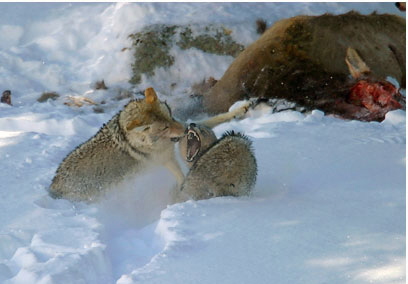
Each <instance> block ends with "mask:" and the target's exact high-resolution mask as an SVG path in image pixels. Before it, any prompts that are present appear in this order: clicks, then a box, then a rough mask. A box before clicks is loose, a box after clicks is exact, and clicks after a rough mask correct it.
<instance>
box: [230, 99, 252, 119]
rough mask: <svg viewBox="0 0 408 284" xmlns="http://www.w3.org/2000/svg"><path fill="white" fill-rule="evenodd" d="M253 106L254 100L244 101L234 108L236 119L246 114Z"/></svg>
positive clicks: (233, 112)
mask: <svg viewBox="0 0 408 284" xmlns="http://www.w3.org/2000/svg"><path fill="white" fill-rule="evenodd" d="M252 106H253V102H252V101H245V102H242V103H241V104H240V105H239V106H238V107H237V108H236V109H234V110H232V114H233V115H234V118H235V119H241V118H243V117H244V116H245V114H246V113H247V112H248V110H249V109H250V108H251V107H252Z"/></svg>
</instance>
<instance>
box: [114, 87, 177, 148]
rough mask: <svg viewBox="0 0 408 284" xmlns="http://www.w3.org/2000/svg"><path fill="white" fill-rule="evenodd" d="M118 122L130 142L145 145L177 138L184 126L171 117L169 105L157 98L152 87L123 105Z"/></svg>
mask: <svg viewBox="0 0 408 284" xmlns="http://www.w3.org/2000/svg"><path fill="white" fill-rule="evenodd" d="M119 124H120V127H121V129H122V131H124V132H125V134H126V135H127V136H128V139H129V141H130V142H131V143H132V142H137V143H138V144H140V143H143V144H146V145H149V144H153V143H157V142H159V141H163V140H166V141H170V140H173V138H179V137H181V136H183V135H184V128H185V127H184V125H183V124H182V123H180V122H178V121H176V120H175V119H174V118H173V117H172V115H171V110H170V108H169V106H168V105H167V104H166V103H165V102H161V101H160V100H159V99H158V98H157V95H156V92H155V91H154V89H153V88H148V89H146V90H145V98H144V99H142V100H135V101H131V102H130V103H129V104H127V105H126V106H125V108H124V109H123V111H122V112H121V113H120V115H119Z"/></svg>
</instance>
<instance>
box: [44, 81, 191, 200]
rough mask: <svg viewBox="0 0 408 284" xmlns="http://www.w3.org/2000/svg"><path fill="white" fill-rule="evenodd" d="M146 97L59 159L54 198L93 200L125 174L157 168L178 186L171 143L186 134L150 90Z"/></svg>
mask: <svg viewBox="0 0 408 284" xmlns="http://www.w3.org/2000/svg"><path fill="white" fill-rule="evenodd" d="M145 96H146V97H145V99H142V100H134V101H131V102H129V103H128V104H127V105H126V106H125V107H124V109H123V110H122V111H120V112H119V113H118V114H116V115H115V116H114V117H113V118H112V119H111V120H110V121H109V122H108V123H107V124H104V125H103V126H102V128H101V129H100V130H99V131H98V133H96V134H95V136H93V137H92V138H91V139H89V140H88V141H86V142H85V143H83V144H82V145H80V146H78V147H77V148H76V149H75V150H74V151H72V152H71V153H70V154H69V155H68V156H67V157H66V158H65V159H64V160H63V162H62V163H61V164H60V166H59V167H58V169H57V172H56V175H55V177H54V179H53V181H52V184H51V186H50V194H51V195H52V196H53V197H56V198H66V199H69V200H74V201H86V202H92V201H95V200H97V199H98V198H99V197H100V196H101V195H102V194H103V193H104V192H105V191H106V190H107V189H108V188H110V187H112V186H115V185H116V184H117V183H119V182H121V181H122V180H123V179H124V178H125V177H126V176H128V175H135V174H138V173H140V172H141V171H143V170H144V169H146V168H148V167H149V166H152V165H159V164H160V165H164V166H166V167H167V168H169V169H170V171H172V173H173V174H174V175H175V176H176V178H177V180H178V182H179V184H181V183H182V181H183V178H184V175H183V173H182V171H181V169H180V167H179V164H178V163H177V161H176V159H175V156H174V142H172V141H171V139H172V138H178V137H180V136H182V135H184V125H183V124H182V123H180V122H178V121H176V120H175V119H174V118H173V117H172V115H171V111H170V108H169V107H168V106H167V104H166V103H164V102H161V101H159V100H158V98H157V96H156V93H155V91H154V90H153V88H148V89H146V92H145Z"/></svg>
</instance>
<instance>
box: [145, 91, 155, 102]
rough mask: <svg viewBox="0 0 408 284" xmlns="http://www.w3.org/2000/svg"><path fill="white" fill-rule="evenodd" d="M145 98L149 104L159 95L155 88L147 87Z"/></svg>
mask: <svg viewBox="0 0 408 284" xmlns="http://www.w3.org/2000/svg"><path fill="white" fill-rule="evenodd" d="M145 98H146V102H147V103H148V104H153V103H155V102H156V101H157V95H156V92H155V91H154V89H153V88H147V89H146V90H145Z"/></svg>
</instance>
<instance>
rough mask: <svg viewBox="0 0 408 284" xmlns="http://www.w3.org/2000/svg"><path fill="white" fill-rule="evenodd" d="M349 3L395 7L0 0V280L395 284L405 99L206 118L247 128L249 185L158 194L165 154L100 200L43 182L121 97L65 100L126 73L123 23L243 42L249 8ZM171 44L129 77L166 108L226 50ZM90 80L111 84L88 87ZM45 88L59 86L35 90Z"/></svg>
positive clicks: (266, 11)
mask: <svg viewBox="0 0 408 284" xmlns="http://www.w3.org/2000/svg"><path fill="white" fill-rule="evenodd" d="M351 9H354V10H357V11H360V12H362V13H370V12H372V11H374V10H377V11H378V12H389V13H394V14H398V15H402V16H404V14H402V13H400V12H399V11H398V10H397V9H396V8H395V6H394V4H393V3H252V4H249V3H144V4H136V3H131V4H125V3H118V4H111V3H78V4H68V3H60V4H56V3H43V4H34V3H0V10H1V11H2V17H1V18H0V33H1V41H0V91H1V92H2V91H3V90H5V89H10V90H11V91H12V100H13V106H8V105H5V104H0V161H1V162H0V197H1V198H0V208H1V212H2V213H1V214H0V283H39V284H50V283H58V284H59V283H95V284H100V283H107V284H110V283H121V284H123V283H172V284H174V283H265V284H266V283H313V284H314V283H393V284H397V283H398V284H400V283H405V278H406V274H405V246H406V245H405V224H406V223H405V209H406V208H405V204H406V203H405V174H406V171H405V169H406V162H405V161H406V128H405V127H406V118H405V112H404V111H393V112H390V113H389V114H387V117H386V119H385V121H383V122H382V123H377V122H371V123H365V122H359V121H344V120H340V119H336V118H333V117H327V116H324V115H323V113H321V112H320V111H314V112H312V113H310V114H306V115H304V114H301V113H298V112H293V111H287V112H281V113H275V114H272V113H270V111H269V110H268V109H261V110H257V111H251V112H249V113H248V115H247V117H246V118H245V119H243V120H241V121H233V122H230V123H226V124H223V125H220V126H218V127H217V128H216V129H215V131H216V134H217V135H221V134H222V133H223V132H224V131H226V130H231V129H234V130H237V131H242V132H244V133H245V134H246V135H248V136H249V137H250V138H251V140H252V141H253V143H254V149H255V155H256V158H257V161H258V169H259V172H258V179H257V184H256V186H255V190H254V193H253V195H252V196H250V197H241V198H233V197H224V198H214V199H211V200H205V201H198V202H193V201H188V202H185V203H181V204H175V205H172V206H166V204H167V202H168V199H169V192H170V190H171V188H172V187H173V185H174V183H175V180H174V178H173V177H172V176H171V174H170V173H168V172H167V171H166V170H165V169H164V168H163V169H162V168H159V169H155V170H153V171H151V172H149V173H147V174H146V175H143V176H139V177H135V178H134V179H131V180H128V181H126V182H125V183H124V185H123V186H122V188H120V189H118V191H117V192H115V193H112V194H111V195H109V196H108V197H107V199H106V200H104V201H103V202H101V203H100V204H94V205H86V204H81V203H71V202H68V201H65V200H54V199H52V198H50V197H49V196H48V194H47V187H48V186H49V184H50V182H51V179H52V177H53V175H54V172H55V170H56V168H57V167H58V165H59V163H60V162H61V160H62V159H63V158H64V157H65V155H66V154H68V153H69V152H70V151H71V150H72V149H73V148H75V147H76V146H77V145H78V144H80V143H82V142H84V141H85V140H86V139H88V138H89V137H91V136H92V135H93V134H94V133H95V132H96V131H97V130H98V129H99V127H100V126H101V125H102V124H103V123H104V122H106V121H107V120H109V119H110V117H111V116H112V115H113V114H115V113H116V112H117V111H118V110H119V109H120V107H121V106H122V105H123V104H124V103H125V102H124V101H121V102H116V101H109V102H110V108H107V109H106V110H105V112H104V113H94V112H93V111H92V107H90V106H85V107H83V108H70V107H67V106H64V105H63V102H64V99H65V98H66V97H67V96H69V95H72V96H76V95H86V96H88V97H91V98H93V99H95V100H102V99H108V98H110V97H112V96H114V95H115V94H117V92H118V90H119V88H128V87H129V84H128V83H127V81H128V80H129V78H130V77H131V74H130V71H131V70H130V64H131V60H132V53H131V51H122V49H123V48H124V47H129V46H130V41H129V39H128V38H127V36H128V35H129V34H130V33H132V32H137V31H140V30H141V29H142V28H143V27H144V26H146V25H150V24H155V23H165V24H187V23H197V24H202V23H221V24H225V25H228V27H229V28H231V29H232V31H233V33H232V35H233V37H234V39H235V40H237V41H238V42H240V43H242V44H245V45H247V44H249V43H251V42H252V41H254V40H255V39H256V38H257V35H256V33H255V25H254V22H255V20H256V19H257V18H264V19H266V20H267V21H268V23H269V24H272V23H273V22H275V21H276V20H278V19H281V18H285V17H290V16H295V15H299V14H308V15H316V14H322V13H325V12H331V13H343V12H347V11H349V10H351ZM404 17H405V16H404ZM172 53H173V54H174V55H175V58H176V62H175V64H174V66H172V67H171V68H170V70H157V72H156V76H155V77H153V78H143V81H142V84H141V85H140V86H138V88H139V89H143V88H144V87H146V86H150V85H151V86H154V87H155V88H156V89H157V90H158V91H159V95H160V96H161V98H162V99H168V100H170V101H171V102H172V106H174V107H177V105H178V104H183V103H184V101H183V100H182V97H183V96H185V92H186V90H187V89H188V87H189V86H190V85H191V84H192V83H196V82H198V81H201V80H202V79H204V78H205V77H208V76H214V77H216V78H219V77H220V76H221V75H222V74H223V72H224V71H225V69H226V68H227V67H228V65H229V64H230V63H231V62H232V60H233V59H232V58H231V57H228V56H215V55H208V54H204V53H203V52H200V51H198V50H195V51H194V50H192V51H191V50H190V51H188V52H184V53H182V52H181V51H180V50H176V49H173V50H172ZM101 79H104V80H105V82H106V83H107V85H108V86H109V87H110V88H109V89H108V90H106V91H93V90H92V88H91V85H92V84H93V83H94V82H95V81H96V80H101ZM173 82H177V87H176V88H175V89H172V90H169V88H168V86H169V85H171V84H172V83H173ZM44 91H56V92H58V93H59V94H60V95H61V98H59V99H58V100H56V101H48V102H45V103H38V102H37V101H36V99H37V98H38V97H39V96H40V94H41V93H42V92H44ZM158 177H159V178H158Z"/></svg>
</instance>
